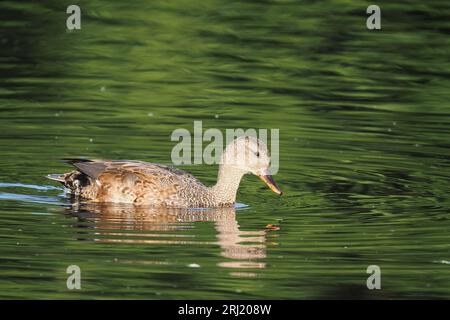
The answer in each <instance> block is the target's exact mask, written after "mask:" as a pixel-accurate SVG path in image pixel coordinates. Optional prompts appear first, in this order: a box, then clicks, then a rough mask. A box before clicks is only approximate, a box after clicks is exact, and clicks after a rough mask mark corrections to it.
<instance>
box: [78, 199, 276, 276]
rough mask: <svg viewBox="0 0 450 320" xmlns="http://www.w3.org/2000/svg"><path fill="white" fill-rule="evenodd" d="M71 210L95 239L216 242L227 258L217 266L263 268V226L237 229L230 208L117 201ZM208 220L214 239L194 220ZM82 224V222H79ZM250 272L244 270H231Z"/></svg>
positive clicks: (250, 274)
mask: <svg viewBox="0 0 450 320" xmlns="http://www.w3.org/2000/svg"><path fill="white" fill-rule="evenodd" d="M70 211H71V214H74V215H76V216H77V217H78V218H79V219H80V221H83V222H93V223H89V224H88V225H89V226H90V227H93V228H94V229H95V231H94V233H93V235H94V239H93V240H95V241H100V242H108V243H113V242H119V243H139V244H174V245H177V244H197V245H198V244H202V243H203V244H205V243H206V244H211V243H214V244H218V245H219V246H220V248H221V255H222V256H223V257H224V258H227V260H226V261H222V262H220V263H219V265H220V266H221V267H226V268H237V269H261V268H265V266H266V265H265V263H264V261H263V260H264V259H265V258H266V245H265V243H266V232H267V230H266V229H263V230H258V231H241V230H240V229H239V225H238V223H237V220H236V210H235V209H234V208H216V209H202V210H198V209H157V208H139V207H133V206H118V205H92V204H83V205H74V206H73V207H72V208H71V209H70ZM202 221H203V222H211V223H213V224H214V228H215V230H216V232H217V235H216V237H217V241H216V242H208V241H202V240H201V239H202V238H203V237H204V236H201V235H200V234H197V233H195V232H186V230H187V229H191V230H194V231H195V230H196V229H195V225H194V222H202ZM80 225H84V226H85V225H86V224H83V223H82V224H80ZM234 274H235V275H237V276H252V275H254V274H252V273H248V272H244V273H243V272H238V273H234Z"/></svg>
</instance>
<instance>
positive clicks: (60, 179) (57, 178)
mask: <svg viewBox="0 0 450 320" xmlns="http://www.w3.org/2000/svg"><path fill="white" fill-rule="evenodd" d="M66 176H67V175H66V174H48V175H46V176H45V177H46V178H47V179H50V180H53V181H58V182H61V183H62V184H65V183H66Z"/></svg>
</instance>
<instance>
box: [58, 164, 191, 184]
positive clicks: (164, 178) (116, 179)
mask: <svg viewBox="0 0 450 320" xmlns="http://www.w3.org/2000/svg"><path fill="white" fill-rule="evenodd" d="M64 161H65V162H67V163H70V164H72V165H73V166H74V167H75V168H76V169H77V170H78V171H80V172H81V173H83V174H85V175H87V176H88V177H89V178H91V179H93V180H94V181H95V180H97V181H99V182H100V183H101V182H102V181H109V182H110V183H117V184H120V183H123V182H124V181H126V180H135V179H136V178H140V179H144V181H147V182H151V183H152V184H156V185H158V184H159V185H161V186H164V185H167V184H170V183H177V182H186V183H200V182H199V181H198V180H197V179H196V178H195V177H194V176H192V175H191V174H189V173H187V172H186V171H183V170H179V169H177V168H174V167H171V166H166V165H162V164H158V163H149V162H143V161H131V160H87V159H64Z"/></svg>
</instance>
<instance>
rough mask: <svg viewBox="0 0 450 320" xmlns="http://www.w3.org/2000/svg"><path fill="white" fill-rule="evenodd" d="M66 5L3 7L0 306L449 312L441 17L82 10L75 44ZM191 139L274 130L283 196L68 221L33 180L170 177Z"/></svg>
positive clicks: (449, 163)
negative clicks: (81, 160)
mask: <svg viewBox="0 0 450 320" xmlns="http://www.w3.org/2000/svg"><path fill="white" fill-rule="evenodd" d="M70 4H72V3H71V2H70V1H65V0H64V1H46V4H45V5H43V4H39V3H38V2H37V1H29V2H19V1H17V2H15V1H2V2H1V3H0V44H1V49H0V129H1V130H0V150H1V152H0V163H1V166H0V298H7V299H10V298H20V299H23V298H33V299H36V298H39V299H49V298H62V299H73V298H81V299H91V298H95V299H105V298H108V299H109V298H114V299H116V298H137V299H191V298H197V299H199V298H200V299H206V298H208V299H220V298H222V299H240V298H242V299H256V298H261V299H304V298H320V299H324V298H361V299H383V298H384V299H398V298H446V299H448V298H450V244H449V242H450V235H449V229H450V220H449V207H450V201H449V191H450V187H449V179H450V151H449V150H450V149H449V147H450V129H449V128H450V102H449V101H450V91H449V90H450V55H449V52H450V38H449V37H448V33H449V31H450V22H449V21H450V20H449V19H448V17H449V16H450V5H449V4H448V3H447V2H446V1H426V2H421V1H402V2H401V4H395V3H393V2H392V1H378V2H377V4H378V5H380V7H381V10H382V30H379V31H369V30H367V29H366V14H365V10H366V8H367V6H368V5H370V4H372V3H371V2H366V1H289V0H286V1H284V0H280V1H269V0H267V1H213V0H207V1H182V0H177V1H170V2H166V1H132V2H130V3H127V2H124V1H117V2H112V1H110V2H106V1H92V0H91V1H78V3H77V4H78V5H79V6H80V7H81V10H82V20H81V21H82V22H81V23H82V29H81V30H74V31H71V32H68V31H66V17H67V16H68V15H67V14H66V7H67V6H68V5H70ZM194 120H202V121H203V127H204V129H208V128H218V129H220V130H225V129H227V128H267V129H276V128H278V129H280V170H279V173H278V174H277V175H276V176H275V180H276V181H277V183H278V184H279V186H280V187H281V188H282V190H283V191H284V193H285V194H284V195H283V196H282V197H278V196H277V195H275V194H274V193H272V192H271V191H270V190H269V189H268V188H267V187H266V186H265V185H264V184H263V183H262V182H261V181H259V180H258V178H257V177H254V176H246V177H245V178H244V180H243V181H242V183H241V187H240V189H239V193H238V202H239V203H243V204H245V205H247V206H244V207H242V208H237V209H236V210H234V209H228V210H205V211H197V212H180V211H170V212H161V211H157V210H147V211H145V210H134V209H132V208H127V207H114V208H95V207H94V208H84V207H81V208H78V207H73V206H71V204H70V200H69V199H68V198H67V197H66V196H65V195H64V193H63V189H61V188H60V186H58V185H56V184H53V183H52V182H50V181H48V180H46V179H45V178H44V176H45V175H46V174H48V173H61V172H64V171H67V170H69V167H68V166H67V165H65V164H63V163H61V162H59V161H58V159H60V158H64V157H93V158H107V159H136V160H144V161H151V162H159V163H166V164H170V163H171V158H170V154H171V150H172V148H173V147H174V145H175V142H172V141H171V140H170V135H171V133H172V131H173V130H175V129H177V128H186V129H189V130H192V128H193V122H194ZM181 168H182V169H185V170H188V171H189V172H191V173H192V174H194V175H196V176H197V177H198V178H199V179H200V180H202V181H203V182H205V183H207V184H213V183H214V182H215V179H216V174H217V166H214V165H213V166H208V165H205V164H203V165H190V166H182V167H181ZM269 224H272V225H275V227H272V228H266V226H267V225H269ZM69 265H78V266H79V267H80V268H81V273H82V280H81V287H82V288H81V290H69V289H67V286H66V280H67V277H68V274H66V268H67V267H68V266H69ZM369 265H378V266H379V267H380V269H381V287H382V288H381V290H368V289H367V287H366V280H367V277H368V276H369V274H367V273H366V269H367V267H368V266H369Z"/></svg>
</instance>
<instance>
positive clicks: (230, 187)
mask: <svg viewBox="0 0 450 320" xmlns="http://www.w3.org/2000/svg"><path fill="white" fill-rule="evenodd" d="M66 161H67V162H69V163H70V164H72V165H73V166H74V167H75V168H76V170H75V171H71V172H69V173H65V174H63V175H49V176H48V178H50V179H52V180H56V181H58V182H61V183H63V184H64V186H65V187H66V188H68V189H69V190H70V192H71V193H72V195H74V196H75V197H77V198H80V199H81V200H84V201H87V202H99V203H110V202H112V203H130V204H134V205H137V206H153V207H168V208H195V207H198V208H205V207H226V206H232V205H234V202H235V200H236V193H237V190H238V187H239V182H240V180H241V178H242V176H243V175H244V174H246V173H249V172H251V173H254V174H256V175H258V176H260V177H261V179H263V180H264V181H265V182H266V183H267V184H268V185H269V187H270V188H271V189H272V190H273V191H274V192H277V193H278V194H281V191H280V189H279V188H278V187H277V186H276V184H275V182H274V181H273V179H272V177H271V176H270V175H269V173H268V167H269V162H270V158H269V156H268V151H267V147H266V146H265V145H264V144H263V143H262V142H261V141H259V140H258V139H256V138H252V137H241V138H237V139H235V140H234V141H233V142H232V143H231V144H230V145H229V146H228V147H227V148H226V150H225V152H224V154H223V155H222V161H221V164H220V167H219V176H218V179H217V184H216V185H214V186H212V187H207V186H205V185H203V184H202V183H201V182H200V181H199V180H197V179H196V178H195V177H194V176H192V175H191V174H189V173H187V172H185V171H182V170H179V169H176V168H173V167H169V166H165V165H161V164H156V163H148V162H142V161H122V160H120V161H117V160H81V159H70V160H66Z"/></svg>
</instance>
